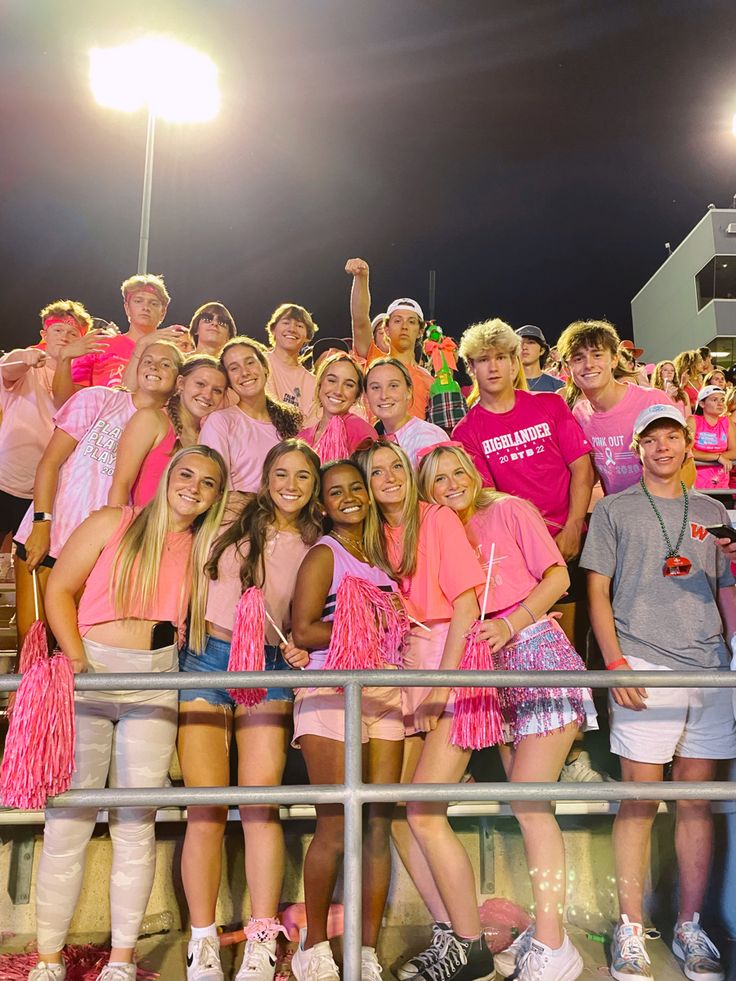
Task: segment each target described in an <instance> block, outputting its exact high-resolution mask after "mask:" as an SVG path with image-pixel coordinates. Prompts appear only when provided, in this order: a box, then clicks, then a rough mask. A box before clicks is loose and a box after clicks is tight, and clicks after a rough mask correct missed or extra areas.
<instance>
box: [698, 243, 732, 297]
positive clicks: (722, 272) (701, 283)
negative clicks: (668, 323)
mask: <svg viewBox="0 0 736 981" xmlns="http://www.w3.org/2000/svg"><path fill="white" fill-rule="evenodd" d="M695 288H696V290H697V294H698V310H702V309H703V307H704V306H706V305H707V304H708V303H710V301H711V300H736V256H733V255H716V256H713V258H712V259H711V260H710V262H708V263H706V265H704V266H703V268H702V269H701V270H700V272H699V273H698V274H697V275H696V277H695Z"/></svg>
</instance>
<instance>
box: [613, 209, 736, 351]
mask: <svg viewBox="0 0 736 981" xmlns="http://www.w3.org/2000/svg"><path fill="white" fill-rule="evenodd" d="M631 316H632V321H633V324H634V338H635V341H636V343H637V345H638V346H640V347H643V348H644V350H645V352H646V355H645V356H646V360H647V361H661V360H662V359H663V358H671V357H674V355H675V354H677V353H678V352H680V351H684V350H692V349H693V348H696V347H702V346H708V347H710V348H711V350H712V351H714V352H719V354H718V361H719V362H720V363H721V364H722V365H730V364H733V363H734V362H736V209H733V208H711V209H710V210H709V211H707V212H706V214H705V215H704V216H703V218H702V219H701V220H700V221H699V222H698V224H697V225H696V226H695V228H693V230H692V231H691V232H690V234H689V235H687V236H686V237H685V239H684V240H683V241H682V242H681V243H680V245H678V246H677V248H676V249H675V250H674V251H673V252H672V254H671V255H670V256H668V257H667V259H666V260H665V261H664V262H663V263H662V265H661V266H660V267H659V269H658V270H657V272H656V273H655V274H654V275H653V276H652V278H651V279H650V280H649V282H648V283H646V285H644V286H642V288H641V289H640V290H639V292H638V293H637V294H636V296H635V297H634V299H633V300H632V301H631ZM721 352H722V353H721Z"/></svg>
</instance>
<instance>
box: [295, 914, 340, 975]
mask: <svg viewBox="0 0 736 981" xmlns="http://www.w3.org/2000/svg"><path fill="white" fill-rule="evenodd" d="M306 939H307V930H306V927H302V929H301V930H300V931H299V946H298V947H297V949H296V950H295V952H294V956H293V957H292V959H291V973H292V974H293V975H294V977H295V978H296V981H340V972H339V971H338V969H337V964H336V963H335V958H334V957H333V956H332V950H331V948H330V943H329V941H328V940H323V941H322V943H320V944H315V945H314V947H310V948H309V950H305V949H304V941H305V940H306Z"/></svg>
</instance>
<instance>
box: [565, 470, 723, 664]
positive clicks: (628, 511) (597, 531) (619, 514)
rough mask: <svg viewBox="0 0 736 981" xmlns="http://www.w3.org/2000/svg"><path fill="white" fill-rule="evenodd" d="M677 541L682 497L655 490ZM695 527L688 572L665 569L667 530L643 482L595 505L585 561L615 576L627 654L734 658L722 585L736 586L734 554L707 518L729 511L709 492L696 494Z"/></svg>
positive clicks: (688, 535) (713, 660)
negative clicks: (721, 545)
mask: <svg viewBox="0 0 736 981" xmlns="http://www.w3.org/2000/svg"><path fill="white" fill-rule="evenodd" d="M654 500H655V503H656V505H657V508H658V510H659V513H660V514H661V515H662V519H663V520H664V524H665V528H666V529H667V534H668V535H669V536H670V541H671V542H672V544H673V546H674V545H675V544H676V543H677V538H678V536H679V534H680V528H681V527H682V519H683V513H684V505H683V499H682V497H678V498H676V499H674V500H671V499H669V498H662V497H655V498H654ZM689 501H690V506H689V515H688V527H687V528H686V530H685V537H684V538H683V541H682V545H681V547H680V551H679V554H680V555H683V556H685V557H686V558H688V559H690V561H691V562H692V570H691V571H690V573H689V574H688V575H687V576H669V577H667V576H663V575H662V567H663V566H664V562H665V558H666V555H667V546H666V545H665V541H664V535H663V534H662V530H661V528H660V527H659V522H658V521H657V516H656V515H655V513H654V510H653V509H652V506H651V504H650V503H649V501H648V500H647V497H646V495H645V494H644V491H643V490H642V488H641V484H635V485H634V486H633V487H629V488H627V489H626V490H624V491H621V492H620V493H619V494H611V496H610V497H604V498H603V500H601V501H599V502H598V504H596V506H595V508H594V509H593V514H592V515H591V520H590V529H589V531H588V537H587V539H586V541H585V547H584V549H583V554H582V556H581V557H580V565H581V566H582V567H583V568H585V569H590V570H592V571H593V572H597V573H599V574H600V575H602V576H608V577H609V578H611V579H612V580H613V584H612V586H613V593H612V606H613V618H614V623H615V625H616V633H617V635H618V640H619V644H620V645H621V650H622V651H623V653H624V655H631V656H632V657H641V658H644V659H645V660H646V661H651V662H652V663H653V664H661V665H664V666H665V667H668V668H673V669H679V670H683V669H689V668H717V667H722V666H724V665H725V664H726V663H727V658H728V656H729V655H728V654H727V651H726V645H725V642H724V639H723V624H722V622H721V615H720V611H719V609H718V605H717V602H716V600H717V595H718V587H724V586H732V585H733V584H734V577H733V575H732V573H731V567H730V563H729V561H728V559H727V558H726V557H725V556H724V555H723V553H722V552H721V550H720V549H719V548H718V547H717V546H716V540H715V538H714V537H713V536H712V535H710V534H708V532H707V531H706V530H705V526H706V525H719V524H726V525H730V524H731V521H730V519H729V517H728V512H727V511H726V509H725V508H724V507H723V505H722V504H720V503H719V502H718V501H715V500H713V499H712V498H710V497H706V496H705V495H704V494H697V493H692V492H691V493H690V494H689Z"/></svg>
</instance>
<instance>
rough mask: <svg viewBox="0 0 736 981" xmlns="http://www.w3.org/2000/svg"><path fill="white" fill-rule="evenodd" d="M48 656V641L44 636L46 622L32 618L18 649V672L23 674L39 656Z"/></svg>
mask: <svg viewBox="0 0 736 981" xmlns="http://www.w3.org/2000/svg"><path fill="white" fill-rule="evenodd" d="M48 656H49V643H48V638H47V637H46V624H45V623H44V622H43V620H34V621H33V623H32V624H31V627H30V630H29V631H28V633H27V634H26V637H25V640H24V641H23V646H22V647H21V649H20V665H19V671H20V673H21V674H25V673H26V671H27V670H28V669H29V668H30V667H31V665H32V664H35V663H36V661H38V660H39V659H40V658H42V657H48Z"/></svg>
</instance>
